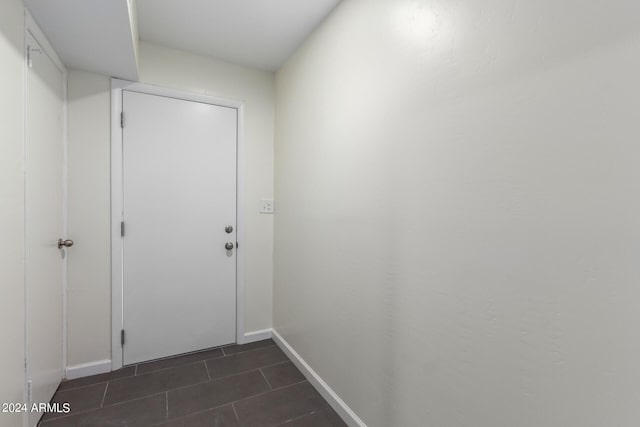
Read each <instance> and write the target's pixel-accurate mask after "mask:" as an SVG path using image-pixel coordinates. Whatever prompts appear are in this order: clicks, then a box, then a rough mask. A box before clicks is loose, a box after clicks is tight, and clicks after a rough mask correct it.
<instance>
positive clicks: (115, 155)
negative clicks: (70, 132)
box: [111, 78, 245, 370]
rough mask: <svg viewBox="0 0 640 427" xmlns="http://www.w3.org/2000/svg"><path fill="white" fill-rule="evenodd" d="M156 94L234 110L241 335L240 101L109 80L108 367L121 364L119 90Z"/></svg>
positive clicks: (239, 333)
mask: <svg viewBox="0 0 640 427" xmlns="http://www.w3.org/2000/svg"><path fill="white" fill-rule="evenodd" d="M124 89H126V90H128V91H132V92H140V93H146V94H151V95H160V96H166V97H171V98H176V99H183V100H187V101H196V102H204V103H207V104H214V105H219V106H223V107H230V108H235V109H236V110H237V111H238V121H237V126H238V129H237V141H236V143H237V147H236V150H237V151H236V152H237V157H236V180H237V181H236V231H237V234H236V238H237V241H238V247H237V248H236V342H237V343H238V344H242V343H243V342H244V340H245V338H244V313H245V292H244V262H245V260H244V247H245V245H244V208H243V202H244V166H243V165H244V102H241V101H237V100H231V99H225V98H219V97H213V96H209V95H204V94H199V93H193V92H185V91H180V90H174V89H167V88H164V87H161V86H155V85H150V84H145V83H135V82H130V81H126V80H120V79H116V78H112V79H111V369H112V370H116V369H119V368H121V367H122V359H123V354H122V346H121V344H120V331H121V330H122V329H123V322H124V319H123V313H124V311H123V308H124V307H123V269H122V268H123V265H122V261H123V258H122V257H123V253H122V238H121V236H120V222H121V221H122V218H123V206H122V197H123V192H122V190H123V182H122V128H121V126H120V113H121V112H122V91H123V90H124ZM125 120H126V119H125Z"/></svg>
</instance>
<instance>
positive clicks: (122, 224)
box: [120, 221, 124, 237]
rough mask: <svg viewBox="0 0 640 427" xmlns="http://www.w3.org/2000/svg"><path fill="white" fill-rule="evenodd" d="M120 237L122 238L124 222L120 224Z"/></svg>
mask: <svg viewBox="0 0 640 427" xmlns="http://www.w3.org/2000/svg"><path fill="white" fill-rule="evenodd" d="M120 237H124V221H121V222H120Z"/></svg>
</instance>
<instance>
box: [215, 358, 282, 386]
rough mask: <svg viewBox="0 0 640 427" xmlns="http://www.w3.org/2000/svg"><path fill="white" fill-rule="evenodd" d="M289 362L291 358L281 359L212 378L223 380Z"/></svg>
mask: <svg viewBox="0 0 640 427" xmlns="http://www.w3.org/2000/svg"><path fill="white" fill-rule="evenodd" d="M287 362H290V360H289V359H287V360H281V361H280V362H275V363H272V364H270V365H264V366H260V367H258V368H255V367H254V368H249V369H247V370H246V371H240V372H235V373H233V374H228V375H223V376H221V377H215V378H211V380H212V381H217V380H221V379H223V378H229V377H234V376H236V375H240V374H246V373H248V372H253V371H257V370H260V369H264V368H270V367H272V366H276V365H282V364H283V363H287Z"/></svg>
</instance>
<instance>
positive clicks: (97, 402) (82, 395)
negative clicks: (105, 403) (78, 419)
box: [42, 383, 107, 421]
mask: <svg viewBox="0 0 640 427" xmlns="http://www.w3.org/2000/svg"><path fill="white" fill-rule="evenodd" d="M106 388H107V383H99V384H94V385H89V386H86V387H80V388H74V389H72V390H67V391H60V392H57V393H56V394H55V395H54V396H53V399H51V403H69V407H70V410H71V412H70V413H69V414H64V413H55V412H48V413H46V414H44V415H43V416H42V420H43V421H46V420H50V419H53V418H59V417H61V416H68V415H70V414H71V415H73V414H77V413H79V412H84V411H88V410H91V409H98V408H99V407H100V406H101V405H102V398H103V397H104V391H105V389H106Z"/></svg>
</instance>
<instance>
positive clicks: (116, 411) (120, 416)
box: [42, 393, 167, 427]
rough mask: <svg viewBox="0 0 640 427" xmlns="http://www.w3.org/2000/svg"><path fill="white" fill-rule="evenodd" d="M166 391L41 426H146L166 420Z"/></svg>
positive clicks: (54, 420)
mask: <svg viewBox="0 0 640 427" xmlns="http://www.w3.org/2000/svg"><path fill="white" fill-rule="evenodd" d="M166 416H167V400H166V393H161V394H157V395H155V396H148V397H145V398H142V399H137V400H132V401H130V402H126V403H122V404H119V405H113V406H108V407H105V408H101V409H98V410H95V411H90V412H84V413H81V414H77V415H71V416H67V417H63V418H56V419H53V420H51V421H47V422H45V423H42V427H96V426H126V427H148V426H150V425H153V424H157V423H159V422H161V421H163V420H166Z"/></svg>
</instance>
